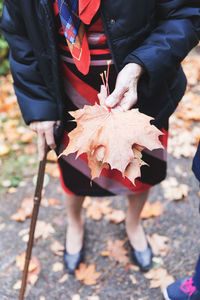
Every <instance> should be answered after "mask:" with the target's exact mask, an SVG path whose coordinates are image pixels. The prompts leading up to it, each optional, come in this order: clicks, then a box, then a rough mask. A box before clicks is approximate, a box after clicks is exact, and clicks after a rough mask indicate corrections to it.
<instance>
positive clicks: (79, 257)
mask: <svg viewBox="0 0 200 300" xmlns="http://www.w3.org/2000/svg"><path fill="white" fill-rule="evenodd" d="M83 254H84V251H83V247H82V248H81V250H80V251H79V252H77V253H75V254H69V253H68V252H67V250H66V249H65V250H64V256H63V259H64V264H65V267H66V268H67V271H68V273H69V274H72V275H73V274H74V271H75V270H76V269H78V267H79V264H80V263H81V262H82V261H83V257H84V255H83Z"/></svg>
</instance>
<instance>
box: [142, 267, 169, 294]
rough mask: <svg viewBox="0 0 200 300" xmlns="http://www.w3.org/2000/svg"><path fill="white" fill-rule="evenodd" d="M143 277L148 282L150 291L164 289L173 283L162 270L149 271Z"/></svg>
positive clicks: (165, 271) (164, 270)
mask: <svg viewBox="0 0 200 300" xmlns="http://www.w3.org/2000/svg"><path fill="white" fill-rule="evenodd" d="M144 277H145V278H147V279H149V280H150V289H153V288H161V290H163V289H165V288H166V287H167V286H168V285H169V284H171V283H172V282H174V277H173V276H171V275H169V274H168V272H167V270H166V269H164V268H157V269H151V270H150V271H149V272H147V273H145V274H144Z"/></svg>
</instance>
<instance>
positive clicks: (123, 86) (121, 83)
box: [105, 63, 143, 111]
mask: <svg viewBox="0 0 200 300" xmlns="http://www.w3.org/2000/svg"><path fill="white" fill-rule="evenodd" d="M142 72H143V68H142V67H141V66H140V65H138V64H135V63H129V64H127V65H126V66H125V67H124V68H123V69H122V70H121V71H120V72H119V74H118V76H117V80H116V85H115V89H114V91H113V92H112V94H111V95H110V96H109V97H108V98H107V99H106V101H105V104H106V106H108V107H111V108H112V110H121V111H127V110H128V109H130V108H131V107H132V106H133V105H134V104H135V103H136V102H137V83H138V80H139V78H140V76H141V74H142Z"/></svg>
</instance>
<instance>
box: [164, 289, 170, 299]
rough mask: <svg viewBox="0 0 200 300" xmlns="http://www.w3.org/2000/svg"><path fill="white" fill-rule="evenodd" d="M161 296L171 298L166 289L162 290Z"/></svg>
mask: <svg viewBox="0 0 200 300" xmlns="http://www.w3.org/2000/svg"><path fill="white" fill-rule="evenodd" d="M163 296H164V298H165V300H171V299H170V298H169V296H168V293H167V289H165V290H163Z"/></svg>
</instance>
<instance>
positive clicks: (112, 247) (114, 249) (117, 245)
mask: <svg viewBox="0 0 200 300" xmlns="http://www.w3.org/2000/svg"><path fill="white" fill-rule="evenodd" d="M125 242H126V240H115V241H111V240H108V241H107V248H106V251H103V252H101V254H102V255H103V256H109V257H112V258H114V259H115V260H116V261H117V262H119V263H121V264H128V263H129V258H128V256H127V255H126V254H127V253H128V250H126V249H125V248H124V244H125Z"/></svg>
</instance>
